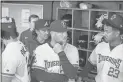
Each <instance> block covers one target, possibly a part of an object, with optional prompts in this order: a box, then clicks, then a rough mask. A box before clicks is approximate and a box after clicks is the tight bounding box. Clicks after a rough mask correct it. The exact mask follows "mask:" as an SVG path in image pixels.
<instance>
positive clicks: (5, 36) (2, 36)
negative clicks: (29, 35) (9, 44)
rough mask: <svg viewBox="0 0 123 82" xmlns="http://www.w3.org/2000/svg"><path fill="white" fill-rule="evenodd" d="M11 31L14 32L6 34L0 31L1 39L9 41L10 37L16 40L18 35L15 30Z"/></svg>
mask: <svg viewBox="0 0 123 82" xmlns="http://www.w3.org/2000/svg"><path fill="white" fill-rule="evenodd" d="M13 30H14V32H7V31H4V30H1V38H2V39H6V40H9V39H10V37H12V38H13V39H15V38H17V37H18V36H19V33H18V32H17V31H16V28H14V29H13Z"/></svg>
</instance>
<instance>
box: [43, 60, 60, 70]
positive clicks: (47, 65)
mask: <svg viewBox="0 0 123 82" xmlns="http://www.w3.org/2000/svg"><path fill="white" fill-rule="evenodd" d="M44 62H45V68H46V69H48V68H50V67H53V66H60V61H48V60H44Z"/></svg>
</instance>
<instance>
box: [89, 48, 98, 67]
mask: <svg viewBox="0 0 123 82" xmlns="http://www.w3.org/2000/svg"><path fill="white" fill-rule="evenodd" d="M88 61H89V62H90V63H91V64H92V65H96V64H97V54H96V48H95V49H94V50H93V51H92V53H91V54H90V57H89V59H88Z"/></svg>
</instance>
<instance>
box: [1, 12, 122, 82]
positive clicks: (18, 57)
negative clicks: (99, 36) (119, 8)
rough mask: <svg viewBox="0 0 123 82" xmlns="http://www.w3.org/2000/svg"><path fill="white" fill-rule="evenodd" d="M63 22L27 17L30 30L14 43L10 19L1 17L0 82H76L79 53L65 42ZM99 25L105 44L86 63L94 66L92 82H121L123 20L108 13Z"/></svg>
mask: <svg viewBox="0 0 123 82" xmlns="http://www.w3.org/2000/svg"><path fill="white" fill-rule="evenodd" d="M67 17H68V16H67ZM65 20H66V19H62V20H55V21H53V22H52V23H51V24H50V25H49V22H48V21H46V20H44V19H39V17H38V16H37V15H31V16H30V17H29V24H30V28H29V29H28V30H26V31H24V32H22V33H21V35H20V38H19V39H18V35H19V34H18V32H17V30H16V24H15V22H14V19H13V18H9V17H8V18H6V17H5V18H4V17H3V18H2V20H1V23H2V28H1V39H2V42H3V43H4V44H5V46H6V47H5V49H4V51H3V52H2V73H1V74H2V82H76V81H77V80H76V79H77V73H78V68H79V53H78V50H77V48H76V47H75V46H73V45H71V44H69V43H68V42H67V39H68V35H67V32H68V31H69V30H68V29H67V24H66V23H65ZM103 24H104V34H105V35H104V39H105V41H104V42H101V43H99V44H98V45H97V46H96V48H95V49H94V50H93V52H92V53H91V55H90V57H89V59H88V60H89V61H90V63H91V64H93V65H96V66H97V76H96V78H95V80H96V82H123V18H122V17H121V16H120V15H118V14H116V13H109V14H108V19H105V20H104V21H103ZM81 55H82V54H81ZM81 73H84V72H81ZM80 77H81V76H80Z"/></svg>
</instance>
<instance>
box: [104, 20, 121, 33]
mask: <svg viewBox="0 0 123 82" xmlns="http://www.w3.org/2000/svg"><path fill="white" fill-rule="evenodd" d="M103 24H106V25H109V26H112V27H113V28H116V29H119V31H120V32H121V33H123V29H122V28H119V27H117V26H116V25H115V24H113V22H111V21H110V20H108V19H104V20H103Z"/></svg>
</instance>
